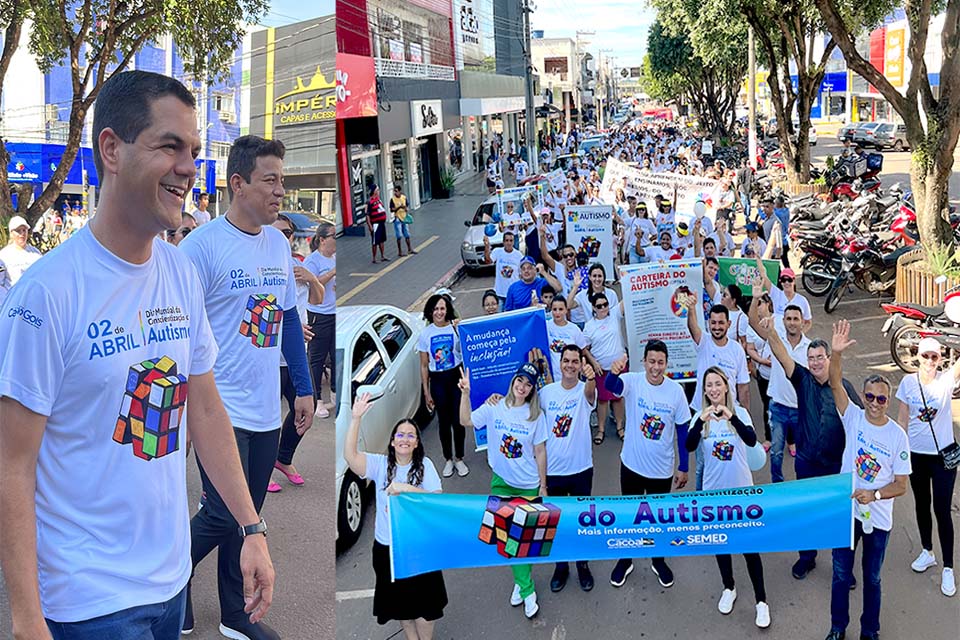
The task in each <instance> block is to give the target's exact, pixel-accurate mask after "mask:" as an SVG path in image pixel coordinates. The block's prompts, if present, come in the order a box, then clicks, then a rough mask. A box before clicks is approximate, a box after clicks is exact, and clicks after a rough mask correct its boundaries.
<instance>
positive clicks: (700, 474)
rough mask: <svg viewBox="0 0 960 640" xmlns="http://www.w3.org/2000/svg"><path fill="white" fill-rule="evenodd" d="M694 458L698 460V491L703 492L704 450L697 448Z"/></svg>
mask: <svg viewBox="0 0 960 640" xmlns="http://www.w3.org/2000/svg"><path fill="white" fill-rule="evenodd" d="M694 457H695V458H696V459H697V473H696V476H697V491H703V466H704V464H706V463H705V460H704V457H703V449H701V448H700V447H697V450H696V452H695V453H694Z"/></svg>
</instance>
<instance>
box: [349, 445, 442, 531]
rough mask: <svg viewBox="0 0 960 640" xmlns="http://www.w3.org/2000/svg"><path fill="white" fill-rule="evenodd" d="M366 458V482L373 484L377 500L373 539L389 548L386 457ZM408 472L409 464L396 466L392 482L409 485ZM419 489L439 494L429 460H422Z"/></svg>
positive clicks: (370, 454)
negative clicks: (421, 478)
mask: <svg viewBox="0 0 960 640" xmlns="http://www.w3.org/2000/svg"><path fill="white" fill-rule="evenodd" d="M366 456H367V476H366V478H365V479H366V480H369V481H370V482H372V483H373V486H374V488H375V491H376V500H377V518H376V523H375V525H374V529H373V530H374V535H373V537H374V539H376V541H377V542H379V543H380V544H384V545H387V546H388V547H389V546H390V543H391V541H392V540H391V538H390V512H389V510H388V509H387V507H388V506H389V504H390V501H389V497H388V496H387V487H388V486H389V483H388V482H387V456H385V455H381V454H379V453H368V454H366ZM409 472H410V465H409V464H403V465H401V464H398V465H397V466H396V467H395V468H394V472H393V482H402V483H405V484H409V481H408V480H407V474H408V473H409ZM420 488H421V489H423V490H424V491H429V492H431V493H440V492H441V491H442V486H441V482H440V475H439V474H437V469H436V467H434V466H433V462H432V461H431V460H430V458H427V457H424V458H423V483H422V484H421V485H420Z"/></svg>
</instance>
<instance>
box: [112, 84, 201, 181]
mask: <svg viewBox="0 0 960 640" xmlns="http://www.w3.org/2000/svg"><path fill="white" fill-rule="evenodd" d="M166 96H174V97H176V98H177V99H179V100H180V101H181V102H183V104H185V105H187V106H188V107H190V108H192V109H195V108H196V107H197V101H196V99H194V97H193V94H192V93H190V91H189V90H188V89H187V88H186V87H185V86H183V84H182V83H181V82H180V81H179V80H176V79H175V78H171V77H170V76H165V75H161V74H159V73H152V72H150V71H124V72H121V73H116V74H114V75H112V76H111V77H110V79H109V80H107V81H106V82H104V83H103V88H101V89H100V93H99V94H98V95H97V100H96V102H95V103H94V107H93V164H94V165H95V166H96V169H97V176H98V177H99V178H100V181H101V182H102V181H103V178H104V173H103V159H102V158H101V157H100V142H99V140H100V133H101V132H102V131H103V130H104V129H111V130H112V131H113V132H114V133H115V134H116V135H117V137H118V138H120V139H121V140H123V141H124V142H126V143H127V144H133V143H134V142H135V141H136V139H137V137H138V136H139V135H140V134H141V133H142V132H143V131H144V129H148V128H149V127H150V125H152V124H153V122H152V121H151V120H150V113H151V112H150V105H151V104H153V102H154V101H156V100H159V99H160V98H164V97H166Z"/></svg>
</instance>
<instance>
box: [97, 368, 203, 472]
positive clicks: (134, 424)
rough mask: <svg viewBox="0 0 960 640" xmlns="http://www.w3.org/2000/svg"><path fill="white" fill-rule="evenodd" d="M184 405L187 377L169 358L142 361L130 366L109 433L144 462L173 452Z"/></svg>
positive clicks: (176, 443) (178, 439) (175, 448)
mask: <svg viewBox="0 0 960 640" xmlns="http://www.w3.org/2000/svg"><path fill="white" fill-rule="evenodd" d="M186 402H187V378H186V376H184V375H183V374H182V373H177V363H176V362H174V361H173V360H171V359H170V358H168V357H166V356H163V357H162V358H154V359H153V360H144V361H143V362H141V363H139V364H135V365H133V366H132V367H130V371H129V372H127V385H126V388H125V389H124V393H123V401H122V402H121V404H120V415H119V416H118V417H117V426H116V428H115V429H114V431H113V440H114V442H117V443H119V444H129V443H133V455H135V456H137V457H138V458H143V459H144V460H152V459H153V458H160V457H163V456H165V455H167V454H170V453H173V452H174V451H176V450H177V449H178V448H179V446H180V420H181V419H182V418H183V412H184V406H185V404H186Z"/></svg>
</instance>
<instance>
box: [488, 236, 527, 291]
mask: <svg viewBox="0 0 960 640" xmlns="http://www.w3.org/2000/svg"><path fill="white" fill-rule="evenodd" d="M490 259H491V260H492V261H493V264H494V269H495V270H496V278H495V279H494V281H493V290H494V291H496V292H497V295H498V296H500V297H501V298H506V297H507V289H509V288H510V285H512V284H513V283H514V282H517V281H518V280H520V261H521V260H523V254H522V253H520V251H519V250H518V249H516V248H514V250H513V251H510V252H508V251H507V250H506V249H504V248H503V247H497V248H496V249H494V250H493V251H491V252H490Z"/></svg>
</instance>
